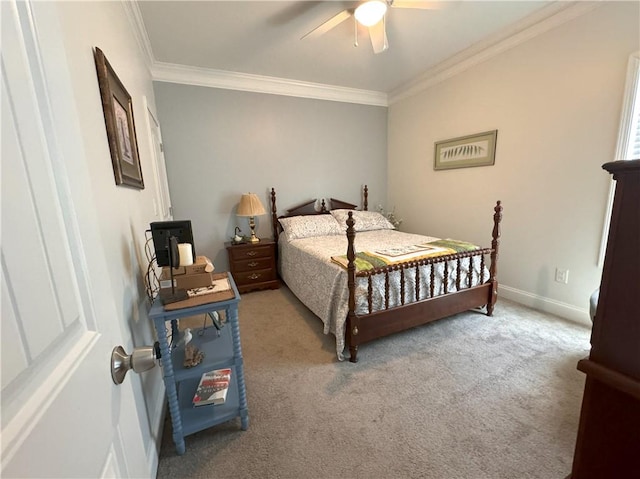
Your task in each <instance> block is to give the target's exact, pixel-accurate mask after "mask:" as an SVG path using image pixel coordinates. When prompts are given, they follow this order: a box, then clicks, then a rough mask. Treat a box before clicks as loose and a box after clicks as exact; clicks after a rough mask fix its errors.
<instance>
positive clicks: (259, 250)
mask: <svg viewBox="0 0 640 479" xmlns="http://www.w3.org/2000/svg"><path fill="white" fill-rule="evenodd" d="M228 250H229V255H230V256H231V260H232V261H240V260H245V259H256V258H270V257H271V256H273V245H271V244H266V245H250V246H247V245H242V246H241V247H235V248H228Z"/></svg>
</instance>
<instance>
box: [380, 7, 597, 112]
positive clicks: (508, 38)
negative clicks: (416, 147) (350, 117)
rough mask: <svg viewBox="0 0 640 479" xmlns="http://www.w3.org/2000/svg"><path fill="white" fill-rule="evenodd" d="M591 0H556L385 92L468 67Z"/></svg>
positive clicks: (567, 17)
mask: <svg viewBox="0 0 640 479" xmlns="http://www.w3.org/2000/svg"><path fill="white" fill-rule="evenodd" d="M602 3H605V2H601V1H595V2H591V1H589V2H581V1H575V2H564V1H556V2H554V3H552V4H550V5H548V6H546V7H544V8H542V9H540V10H539V11H538V12H536V13H533V14H531V15H529V16H527V17H526V18H524V19H523V20H521V21H520V22H518V23H516V24H514V25H512V26H511V27H509V28H507V29H504V30H502V31H501V32H499V33H497V34H494V35H491V36H489V37H487V38H486V39H485V40H483V41H481V42H478V43H476V44H474V45H473V46H471V47H469V48H467V49H466V50H463V51H462V52H460V53H458V54H457V55H454V56H453V57H451V58H449V59H447V60H445V61H444V62H442V63H440V64H438V65H436V66H434V67H433V68H430V69H429V70H427V71H426V72H424V73H423V74H422V75H420V76H419V77H418V78H416V79H414V80H412V81H410V82H409V83H406V84H404V85H402V86H401V87H399V88H396V89H395V90H393V91H392V92H390V93H389V98H388V102H389V104H390V105H391V104H393V103H395V102H397V101H400V100H402V99H404V98H407V97H410V96H412V95H415V94H416V93H419V92H421V91H423V90H426V89H427V88H429V87H432V86H433V85H436V84H438V83H440V82H442V81H444V80H447V79H448V78H451V77H453V76H455V75H458V74H459V73H462V72H464V71H465V70H468V69H469V68H471V67H474V66H476V65H478V64H480V63H482V62H484V61H486V60H489V59H490V58H493V57H495V56H496V55H499V54H500V53H503V52H505V51H506V50H509V49H511V48H513V47H515V46H517V45H520V44H521V43H524V42H526V41H528V40H531V39H532V38H534V37H537V36H538V35H541V34H543V33H545V32H547V31H549V30H551V29H553V28H556V27H558V26H560V25H562V24H564V23H566V22H568V21H571V20H573V19H575V18H577V17H579V16H581V15H584V14H585V13H588V12H590V11H591V10H593V9H595V8H596V7H599V6H601V5H602Z"/></svg>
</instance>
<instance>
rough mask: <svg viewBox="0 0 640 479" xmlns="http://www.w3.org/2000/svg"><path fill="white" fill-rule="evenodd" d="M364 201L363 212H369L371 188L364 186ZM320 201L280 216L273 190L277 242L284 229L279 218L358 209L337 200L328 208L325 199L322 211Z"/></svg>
mask: <svg viewBox="0 0 640 479" xmlns="http://www.w3.org/2000/svg"><path fill="white" fill-rule="evenodd" d="M362 195H363V201H362V209H363V211H367V209H368V208H369V188H368V187H367V185H364V187H363V189H362ZM317 202H318V199H317V198H316V199H313V200H310V201H307V202H305V203H302V204H299V205H297V206H294V207H293V208H290V209H288V210H287V211H286V213H285V214H284V215H280V216H278V209H277V207H276V190H275V188H271V223H272V228H273V238H274V240H275V242H276V243H277V242H278V237H279V236H280V231H282V227H281V226H280V222H279V221H278V218H286V217H288V216H306V215H323V214H327V213H329V211H331V210H339V209H345V210H355V209H357V208H358V206H357V205H354V204H353V203H349V202H347V201H342V200H337V199H335V198H330V199H329V208H327V204H326V202H325V200H324V198H323V199H322V200H321V201H320V209H319V210H317V209H316V203H317Z"/></svg>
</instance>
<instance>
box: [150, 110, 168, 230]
mask: <svg viewBox="0 0 640 479" xmlns="http://www.w3.org/2000/svg"><path fill="white" fill-rule="evenodd" d="M145 105H146V98H145ZM146 109H147V120H148V122H149V123H148V124H149V138H151V143H152V144H151V151H152V153H153V160H154V161H153V170H154V174H155V183H156V192H157V194H156V200H155V201H156V203H157V204H158V205H159V208H160V211H159V212H158V213H157V214H158V215H159V216H160V219H162V220H164V221H166V220H171V219H173V213H172V211H171V197H170V195H169V181H168V180H167V166H166V163H165V161H164V147H163V146H162V134H161V133H160V123H158V120H157V119H156V117H155V115H154V114H153V113H152V112H151V110H150V109H149V107H148V105H147V108H146Z"/></svg>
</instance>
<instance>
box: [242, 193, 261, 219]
mask: <svg viewBox="0 0 640 479" xmlns="http://www.w3.org/2000/svg"><path fill="white" fill-rule="evenodd" d="M236 214H237V215H238V216H260V215H266V214H267V212H266V211H265V209H264V206H262V202H261V201H260V198H258V195H256V194H255V193H247V194H246V195H242V198H240V204H239V205H238V211H237V212H236Z"/></svg>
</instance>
